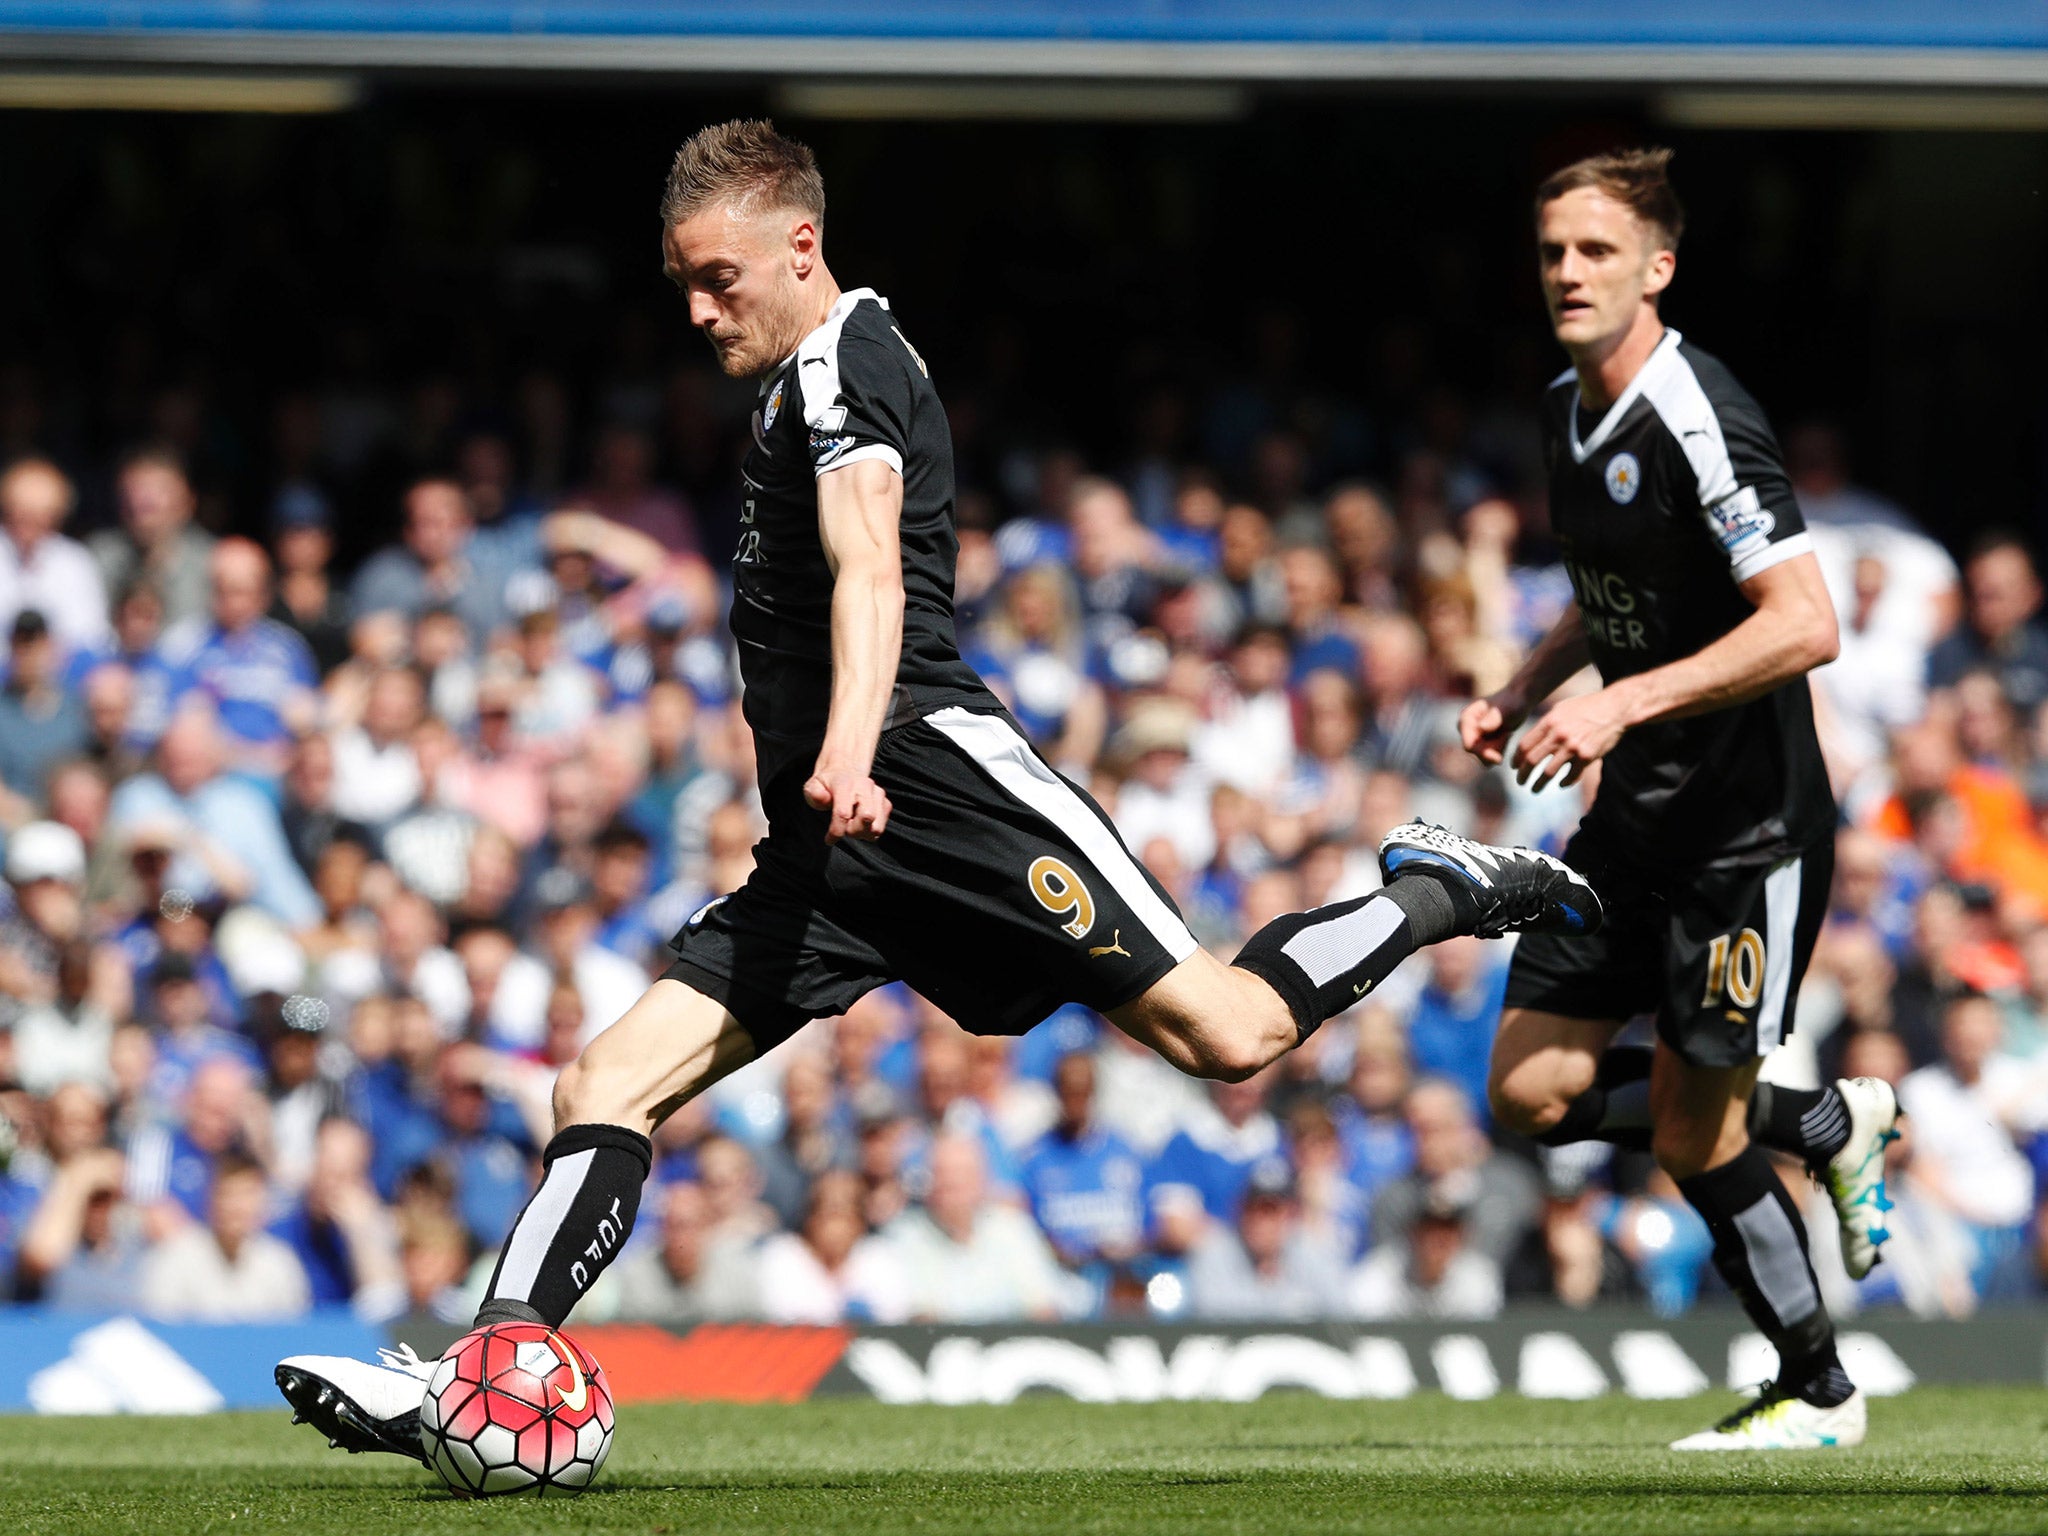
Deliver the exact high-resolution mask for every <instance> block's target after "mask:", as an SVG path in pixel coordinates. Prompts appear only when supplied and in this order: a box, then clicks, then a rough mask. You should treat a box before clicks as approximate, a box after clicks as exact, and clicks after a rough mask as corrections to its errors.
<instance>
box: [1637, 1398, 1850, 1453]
mask: <svg viewBox="0 0 2048 1536" xmlns="http://www.w3.org/2000/svg"><path fill="white" fill-rule="evenodd" d="M1867 1421H1868V1416H1867V1414H1866V1412H1865V1399H1864V1396H1863V1393H1862V1390H1861V1389H1860V1388H1859V1389H1858V1390H1857V1391H1854V1392H1851V1393H1850V1394H1849V1395H1848V1397H1847V1398H1845V1399H1843V1401H1841V1402H1839V1403H1837V1404H1836V1405H1835V1406H1834V1407H1832V1408H1816V1407H1815V1406H1814V1405H1813V1404H1812V1403H1809V1402H1807V1401H1806V1400H1805V1399H1804V1398H1801V1397H1792V1396H1790V1395H1785V1394H1780V1393H1779V1391H1778V1389H1777V1388H1776V1387H1775V1386H1770V1387H1765V1388H1764V1390H1763V1393H1762V1395H1761V1396H1759V1397H1758V1398H1757V1399H1756V1401H1755V1402H1753V1403H1747V1404H1745V1405H1743V1406H1742V1407H1741V1408H1739V1409H1737V1410H1736V1411H1735V1412H1734V1413H1731V1414H1729V1415H1728V1417H1727V1418H1725V1419H1723V1420H1722V1421H1721V1422H1720V1423H1718V1424H1716V1425H1715V1426H1714V1427H1713V1428H1712V1429H1703V1430H1701V1431H1700V1432H1699V1433H1698V1434H1696V1435H1687V1436H1686V1437H1685V1438H1684V1439H1683V1440H1674V1441H1672V1442H1671V1449H1672V1450H1674V1451H1819V1450H1828V1449H1831V1448H1838V1447H1844V1446H1851V1445H1861V1444H1862V1443H1863V1432H1864V1429H1865V1427H1866V1425H1867Z"/></svg>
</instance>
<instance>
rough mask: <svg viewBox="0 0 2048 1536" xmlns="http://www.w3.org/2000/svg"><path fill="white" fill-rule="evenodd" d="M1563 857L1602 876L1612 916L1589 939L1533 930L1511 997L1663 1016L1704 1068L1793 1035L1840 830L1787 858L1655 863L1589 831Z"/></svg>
mask: <svg viewBox="0 0 2048 1536" xmlns="http://www.w3.org/2000/svg"><path fill="white" fill-rule="evenodd" d="M1564 860H1565V862H1566V863H1567V864H1569V865H1571V866H1572V868H1574V869H1576V870H1578V871H1579V873H1581V874H1583V875H1584V876H1585V877H1586V878H1587V879H1588V880H1589V881H1591V882H1592V885H1593V889H1594V890H1596V891H1597V892H1599V894H1600V902H1601V905H1602V906H1603V907H1605V908H1606V911H1607V920H1606V922H1605V923H1604V924H1603V925H1602V926H1601V929H1600V931H1599V932H1598V933H1596V934H1594V935H1593V936H1592V937H1591V938H1562V937H1558V936H1555V935H1550V934H1524V935H1523V936H1522V938H1521V940H1520V941H1519V942H1518V943H1517V944H1516V946H1515V957H1514V964H1513V966H1512V968H1511V969H1510V971H1509V973H1508V990H1507V1006H1508V1007H1510V1008H1536V1009H1541V1010H1542V1011H1544V1012H1546V1013H1561V1014H1564V1015H1566V1016H1567V1017H1569V1018H1575V1019H1619V1020H1623V1021H1626V1020H1628V1019H1631V1018H1634V1017H1635V1016H1636V1015H1638V1014H1645V1013H1648V1014H1654V1015H1655V1016H1656V1020H1657V1034H1658V1036H1659V1037H1660V1038H1661V1039H1662V1040H1663V1041H1664V1042H1665V1043H1666V1044H1667V1045H1669V1046H1670V1047H1671V1048H1672V1049H1673V1050H1675V1051H1676V1052H1678V1054H1679V1055H1680V1056H1682V1057H1684V1058H1685V1059H1686V1060H1687V1061H1689V1062H1692V1063H1694V1064H1695V1065H1696V1066H1702V1067H1736V1066H1741V1065H1742V1064H1743V1063H1744V1062H1747V1061H1750V1060H1753V1059H1754V1058H1756V1057H1758V1056H1767V1055H1769V1054H1770V1053H1771V1052H1772V1051H1774V1050H1776V1049H1777V1048H1778V1045H1779V1043H1780V1042H1782V1041H1783V1040H1784V1038H1785V1037H1786V1036H1787V1035H1789V1034H1791V1032H1792V1012H1793V1005H1794V1003H1796V1002H1797V1000H1798V997H1799V983H1800V980H1801V979H1802V978H1803V977H1804V976H1805V975H1806V963H1807V961H1808V960H1810V959H1812V958H1813V944H1814V940H1815V939H1816V938H1817V937H1818V936H1819V934H1820V928H1821V922H1822V919H1823V918H1825V917H1826V915H1827V904H1828V887H1829V884H1830V882H1831V881H1832V879H1833V877H1834V868H1835V846H1834V843H1833V841H1832V840H1831V839H1824V840H1822V841H1820V842H1817V843H1815V844H1813V845H1812V846H1810V847H1808V848H1806V849H1804V850H1803V851H1802V852H1801V853H1799V854H1798V855H1796V856H1794V857H1790V858H1785V859H1781V860H1779V861H1777V862H1775V863H1743V864H1734V863H1727V864H1707V865H1704V866H1699V867H1695V868H1692V869H1687V870H1683V871H1676V870H1674V871H1649V870H1645V869H1643V868H1642V867H1641V866H1639V865H1636V864H1633V863H1631V862H1629V861H1628V860H1627V859H1625V858H1623V857H1621V856H1620V855H1619V854H1618V853H1617V852H1616V851H1615V850H1614V848H1613V847H1612V846H1611V845H1610V844H1609V843H1608V841H1607V840H1606V839H1604V838H1603V837H1602V836H1601V835H1600V833H1599V832H1598V831H1597V830H1595V829H1587V828H1581V829H1580V830H1579V832H1578V833H1577V834H1576V835H1575V836H1574V837H1573V838H1572V840H1571V842H1570V843H1568V844H1567V845H1566V846H1565V850H1564Z"/></svg>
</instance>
